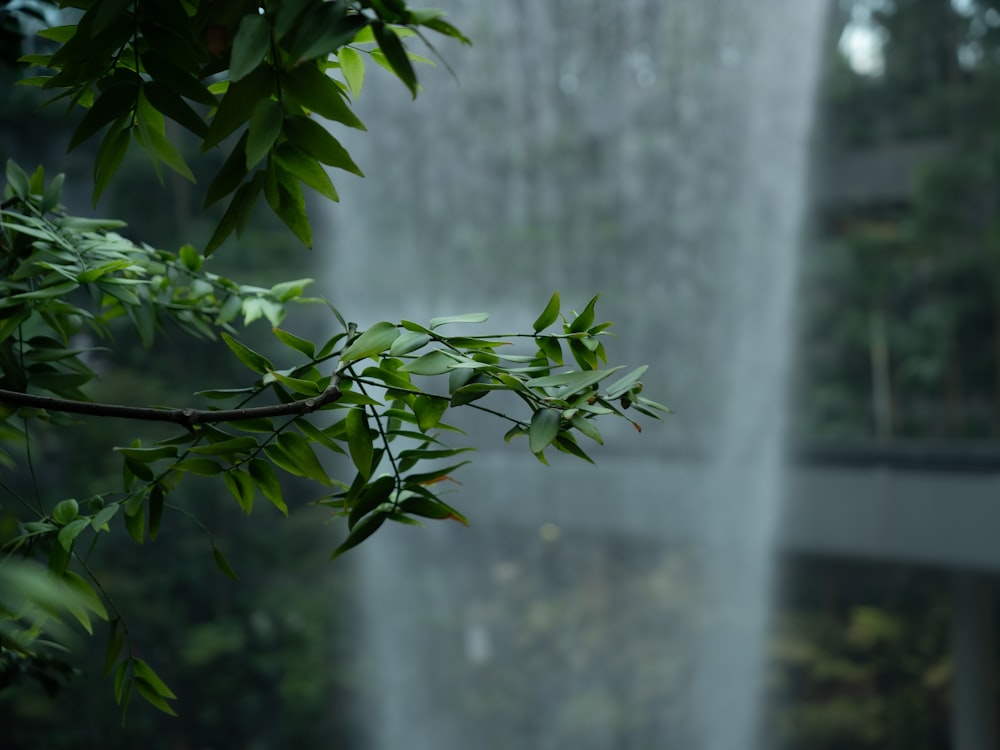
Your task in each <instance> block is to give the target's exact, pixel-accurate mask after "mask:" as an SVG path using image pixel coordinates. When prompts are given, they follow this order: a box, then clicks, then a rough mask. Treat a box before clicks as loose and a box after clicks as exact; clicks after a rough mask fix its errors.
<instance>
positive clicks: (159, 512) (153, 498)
mask: <svg viewBox="0 0 1000 750" xmlns="http://www.w3.org/2000/svg"><path fill="white" fill-rule="evenodd" d="M164 505H165V503H164V498H163V488H162V487H161V486H160V485H159V484H156V485H154V486H153V489H151V490H150V491H149V539H150V541H155V540H156V537H157V536H159V534H160V526H161V524H162V523H163V508H164Z"/></svg>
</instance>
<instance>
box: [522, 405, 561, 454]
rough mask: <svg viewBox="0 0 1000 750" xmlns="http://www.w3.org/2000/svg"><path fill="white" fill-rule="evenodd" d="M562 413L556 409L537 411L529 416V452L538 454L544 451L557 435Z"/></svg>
mask: <svg viewBox="0 0 1000 750" xmlns="http://www.w3.org/2000/svg"><path fill="white" fill-rule="evenodd" d="M561 418H562V412H560V411H559V410H558V409H539V410H537V411H536V412H535V413H534V414H532V415H531V426H530V427H529V428H528V445H529V447H530V448H531V452H532V453H535V454H538V453H541V452H542V451H543V450H545V449H546V448H547V447H548V446H549V444H550V443H552V441H553V440H555V439H556V435H558V434H559V421H560V419H561Z"/></svg>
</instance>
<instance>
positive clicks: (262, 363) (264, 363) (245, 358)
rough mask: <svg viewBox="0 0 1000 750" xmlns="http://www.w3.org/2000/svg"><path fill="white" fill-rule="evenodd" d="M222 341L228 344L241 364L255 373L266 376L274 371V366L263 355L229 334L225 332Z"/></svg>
mask: <svg viewBox="0 0 1000 750" xmlns="http://www.w3.org/2000/svg"><path fill="white" fill-rule="evenodd" d="M222 340H223V341H225V342H226V346H228V347H229V348H230V350H231V351H232V352H233V354H235V355H236V356H237V357H238V358H239V360H240V362H242V363H243V364H244V365H246V366H247V367H249V368H250V369H251V370H253V371H254V372H256V373H259V374H261V375H264V374H266V373H267V372H268V371H270V370H273V369H274V365H273V364H271V360H269V359H268V358H267V357H265V356H264V355H263V354H258V353H257V352H255V351H254V350H253V349H251V348H250V347H248V346H247V345H246V344H241V343H240V342H239V341H237V340H236V339H234V338H233V337H232V336H230V335H229V334H228V333H225V332H223V334H222Z"/></svg>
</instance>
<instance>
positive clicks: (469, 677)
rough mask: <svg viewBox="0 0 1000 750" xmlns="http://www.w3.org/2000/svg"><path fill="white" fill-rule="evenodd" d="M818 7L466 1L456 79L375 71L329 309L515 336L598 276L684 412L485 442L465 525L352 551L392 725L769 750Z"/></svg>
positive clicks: (403, 534) (418, 740)
mask: <svg viewBox="0 0 1000 750" xmlns="http://www.w3.org/2000/svg"><path fill="white" fill-rule="evenodd" d="M825 6H826V3H825V2H823V0H762V1H761V2H755V3H745V2H740V1H739V0H711V1H709V0H702V1H700V2H694V1H693V0H623V1H622V2H620V3H614V4H608V3H600V2H596V1H594V2H582V1H581V0H547V1H546V2H544V3H538V2H528V1H527V0H520V1H519V0H512V2H509V3H503V4H497V3H483V2H476V1H475V0H464V1H460V2H456V3H453V4H452V7H451V8H450V9H449V10H450V11H451V13H452V18H453V20H454V21H455V22H456V24H457V25H459V26H460V27H461V28H462V29H463V30H464V31H466V32H467V33H468V34H469V35H470V36H471V37H472V38H473V39H474V40H475V43H476V46H475V47H473V48H472V49H471V50H466V49H461V50H453V49H449V50H448V51H447V52H446V56H447V58H448V60H449V62H450V63H451V64H452V66H453V67H454V68H455V69H456V72H457V76H458V79H459V85H457V86H456V85H454V84H453V83H452V82H451V81H449V80H448V79H447V77H446V75H445V74H444V73H442V72H441V71H425V72H423V75H422V80H423V81H424V84H425V86H426V88H427V91H426V92H425V93H424V94H422V95H421V96H420V97H419V98H418V100H417V102H416V103H415V104H411V103H410V102H408V101H406V95H405V92H404V91H403V90H402V88H401V87H399V85H398V84H396V83H395V82H392V81H383V82H382V83H385V84H386V85H378V83H377V82H376V81H375V80H372V79H375V78H377V76H376V74H375V72H374V71H373V73H372V74H371V75H370V76H369V82H367V83H366V84H365V85H366V90H365V91H364V92H363V94H362V96H361V99H360V101H359V111H360V112H361V114H362V117H363V119H365V118H366V116H367V120H368V121H369V122H370V124H371V125H372V126H373V132H372V133H370V134H367V135H365V136H364V137H363V138H361V139H357V140H355V141H354V142H352V143H351V144H349V146H350V148H351V150H352V152H353V153H355V155H356V158H357V160H358V161H359V163H360V164H361V165H362V167H363V168H364V169H366V171H367V172H368V173H369V174H370V175H371V176H370V177H369V178H368V179H367V180H366V181H365V182H364V184H361V185H351V186H350V189H347V188H346V187H345V189H344V190H342V191H341V192H342V193H343V194H344V195H345V200H344V205H342V206H341V207H339V208H338V209H337V210H336V212H335V213H333V214H332V216H331V217H330V221H331V225H332V232H331V244H332V245H333V253H332V254H333V257H334V261H333V264H332V269H331V275H332V278H333V279H334V286H335V288H336V289H337V290H339V291H338V292H337V293H336V295H335V296H336V304H337V305H338V307H339V308H340V309H341V310H342V311H343V312H344V313H345V314H346V315H348V316H349V317H350V318H351V319H355V320H358V321H359V323H361V324H362V326H364V325H367V324H370V323H373V322H375V321H376V320H378V319H392V318H393V316H395V317H397V318H398V317H408V318H411V319H419V318H420V316H421V315H423V316H424V317H429V316H430V315H437V314H450V313H457V312H471V311H474V310H488V311H490V312H491V313H493V314H494V320H496V322H497V325H496V328H497V330H510V329H511V327H512V326H519V327H522V328H523V327H527V326H528V325H530V322H531V320H533V318H534V317H535V315H537V313H538V311H539V308H540V305H542V304H544V301H545V299H547V297H548V294H549V293H551V291H552V290H553V289H559V290H560V292H561V294H562V297H563V299H564V300H567V301H569V300H572V301H573V302H574V303H575V304H576V306H577V307H579V306H581V305H582V304H584V303H585V302H586V300H587V299H588V298H589V297H590V296H591V295H592V294H593V292H595V291H601V292H602V294H603V296H602V300H603V307H604V312H605V314H606V315H607V316H608V318H609V319H612V320H615V321H617V323H618V326H617V330H618V334H619V337H620V340H619V341H618V342H616V343H615V345H614V346H613V348H612V356H613V357H614V358H615V359H616V360H618V361H621V362H625V363H633V364H642V363H649V364H650V365H651V373H655V375H652V376H651V377H650V378H649V379H648V381H647V383H646V387H647V389H648V390H649V392H650V393H651V394H653V397H654V398H656V399H657V400H663V401H666V402H667V403H670V404H671V405H672V406H674V407H676V408H677V409H678V410H679V412H680V414H679V415H678V416H677V417H675V418H672V419H671V420H670V421H669V422H668V423H667V425H666V426H665V427H653V428H651V429H649V430H647V434H645V435H643V436H634V435H629V434H627V431H626V432H620V433H618V434H608V435H607V437H608V442H609V443H612V444H615V445H617V446H620V448H619V452H616V453H613V454H607V453H606V454H604V455H601V454H600V453H598V454H597V458H598V467H597V468H596V469H590V468H588V467H585V466H582V465H575V464H573V465H567V462H566V461H558V462H556V463H557V465H556V466H555V467H553V468H552V469H545V468H544V467H540V466H537V467H536V466H534V465H533V464H532V459H531V458H530V455H529V454H528V453H527V449H526V448H525V447H524V446H515V447H514V449H512V450H510V451H505V452H503V453H483V454H480V455H478V456H477V457H476V460H475V462H474V466H473V467H472V468H471V470H469V471H467V473H465V474H464V475H460V476H459V479H461V480H462V482H463V485H462V487H460V488H458V489H457V494H456V495H455V496H454V497H453V498H452V499H453V500H454V502H455V503H456V504H458V505H459V506H460V507H461V508H462V509H463V510H465V511H466V512H467V513H468V515H469V516H470V517H471V519H472V521H473V528H472V529H463V528H460V527H458V526H457V525H455V526H453V527H452V526H449V525H437V526H434V527H432V528H429V529H426V530H423V531H418V530H413V529H408V528H406V529H391V530H388V531H380V532H379V535H378V536H377V537H376V538H374V539H373V540H372V541H371V542H369V543H368V544H367V545H365V546H364V547H363V548H362V549H361V550H360V554H361V557H362V558H363V565H364V576H363V589H364V590H363V592H362V601H361V612H362V622H363V624H362V625H361V626H360V634H361V635H360V637H361V639H362V642H363V644H364V646H365V647H364V649H363V651H364V653H363V654H362V655H361V668H362V669H363V672H364V674H366V675H368V676H369V677H370V679H371V681H372V692H373V701H372V706H373V709H372V710H373V716H372V717H370V720H369V721H367V722H366V724H367V725H368V726H370V727H371V734H372V742H373V746H374V747H376V748H380V749H386V750H388V749H395V748H399V747H407V748H410V749H411V750H422V749H423V748H427V749H428V750H430V749H431V748H433V749H434V750H452V749H453V748H454V749H455V750H459V749H462V750H464V749H465V748H469V747H476V748H480V749H484V748H486V749H488V748H498V750H499V749H501V748H502V749H507V748H511V747H526V748H532V750H541V749H544V748H570V747H572V748H574V750H578V749H583V750H586V749H587V748H594V750H598V749H601V750H604V749H606V748H611V747H614V748H632V747H634V748H644V749H645V748H654V747H683V748H685V749H686V750H747V749H749V748H752V747H753V746H754V744H755V742H756V740H757V737H758V734H759V729H760V728H759V726H758V723H759V719H758V716H759V712H760V707H761V705H760V704H761V695H762V675H763V669H764V643H765V635H766V628H767V616H768V609H769V606H770V604H771V600H772V591H771V581H772V577H773V570H772V557H773V549H772V545H773V539H774V531H775V526H776V524H777V522H778V507H779V506H778V500H779V498H780V493H781V459H780V455H781V447H782V439H783V432H784V425H785V418H784V413H785V409H786V405H785V395H786V394H785V392H786V383H787V374H786V370H787V362H788V355H789V349H790V343H791V340H792V335H793V327H792V323H791V317H792V312H791V310H792V303H791V300H792V288H793V285H794V278H795V266H796V253H797V246H798V244H799V240H800V234H801V232H802V218H803V216H804V213H805V211H806V208H807V203H806V192H807V191H806V177H805V175H806V167H807V160H808V153H809V148H808V145H809V133H810V129H811V118H812V113H813V104H814V98H815V85H816V84H815V79H816V72H817V67H818V64H819V59H818V57H819V54H818V53H819V50H820V48H821V44H820V40H821V34H822V24H823V21H824V20H825ZM394 124H395V126H394ZM376 125H377V127H375V126H376ZM376 316H377V317H376ZM491 330H492V329H491ZM494 431H495V430H494ZM477 438H478V442H479V443H480V444H481V445H488V444H489V443H490V442H491V440H492V441H493V442H495V443H499V442H500V440H499V434H497V435H495V436H494V435H492V434H482V435H477ZM515 450H516V453H517V454H516V455H512V453H513V452H514V451H515Z"/></svg>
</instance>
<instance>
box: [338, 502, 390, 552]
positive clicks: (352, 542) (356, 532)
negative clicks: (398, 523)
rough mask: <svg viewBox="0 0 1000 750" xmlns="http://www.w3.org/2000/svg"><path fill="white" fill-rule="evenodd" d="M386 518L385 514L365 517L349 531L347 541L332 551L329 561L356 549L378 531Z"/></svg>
mask: <svg viewBox="0 0 1000 750" xmlns="http://www.w3.org/2000/svg"><path fill="white" fill-rule="evenodd" d="M387 517H388V516H387V514H386V513H372V514H370V515H368V516H365V518H363V519H362V520H361V522H360V523H358V525H357V526H355V527H354V528H353V529H351V532H350V533H349V534H348V535H347V539H345V540H344V541H343V543H341V545H340V546H339V547H337V549H335V550H334V551H333V554H332V555H330V559H331V560H334V559H336V558H338V557H340V556H341V555H342V554H344V553H345V552H347V550H349V549H352V548H353V547H357V546H358V545H359V544H361V542H363V541H364V540H365V539H367V538H368V537H370V536H371V535H372V534H374V533H375V532H376V531H378V528H379V527H380V526H381V525H382V524H383V523H385V519H386V518H387Z"/></svg>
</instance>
